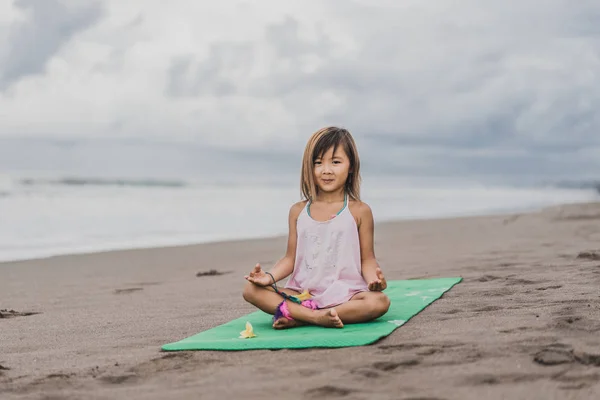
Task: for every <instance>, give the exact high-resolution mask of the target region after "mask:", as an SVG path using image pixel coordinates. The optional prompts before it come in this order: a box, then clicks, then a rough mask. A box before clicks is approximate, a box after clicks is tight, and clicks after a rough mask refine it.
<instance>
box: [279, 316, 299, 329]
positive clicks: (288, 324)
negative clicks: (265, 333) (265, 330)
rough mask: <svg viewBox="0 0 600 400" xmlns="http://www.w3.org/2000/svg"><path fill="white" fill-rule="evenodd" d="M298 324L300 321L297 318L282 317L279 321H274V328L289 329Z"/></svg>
mask: <svg viewBox="0 0 600 400" xmlns="http://www.w3.org/2000/svg"><path fill="white" fill-rule="evenodd" d="M298 325H299V324H298V321H296V320H295V319H287V318H285V317H281V318H279V319H278V320H277V321H275V322H273V328H275V329H288V328H293V327H295V326H298Z"/></svg>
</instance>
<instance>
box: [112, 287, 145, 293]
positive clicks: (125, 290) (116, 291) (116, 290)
mask: <svg viewBox="0 0 600 400" xmlns="http://www.w3.org/2000/svg"><path fill="white" fill-rule="evenodd" d="M140 290H144V288H141V287H132V288H125V289H115V291H114V293H115V294H125V293H133V292H138V291H140Z"/></svg>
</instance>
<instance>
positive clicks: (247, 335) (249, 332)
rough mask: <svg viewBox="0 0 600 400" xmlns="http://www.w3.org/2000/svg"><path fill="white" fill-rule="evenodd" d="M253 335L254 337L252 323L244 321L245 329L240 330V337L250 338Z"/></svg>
mask: <svg viewBox="0 0 600 400" xmlns="http://www.w3.org/2000/svg"><path fill="white" fill-rule="evenodd" d="M253 337H256V335H255V334H254V330H253V329H252V324H251V323H250V322H246V329H245V330H243V331H241V332H240V339H250V338H253Z"/></svg>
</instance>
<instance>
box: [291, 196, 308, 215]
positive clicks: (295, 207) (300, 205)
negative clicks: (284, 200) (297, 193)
mask: <svg viewBox="0 0 600 400" xmlns="http://www.w3.org/2000/svg"><path fill="white" fill-rule="evenodd" d="M306 203H308V201H307V200H302V201H299V202H297V203H294V204H292V206H291V207H290V217H293V218H298V215H300V213H301V212H302V209H304V207H305V206H306Z"/></svg>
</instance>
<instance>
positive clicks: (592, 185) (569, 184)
mask: <svg viewBox="0 0 600 400" xmlns="http://www.w3.org/2000/svg"><path fill="white" fill-rule="evenodd" d="M555 186H556V187H558V188H562V189H594V190H596V191H597V192H598V193H599V194H600V180H598V181H594V180H589V181H560V182H557V183H556V184H555Z"/></svg>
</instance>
